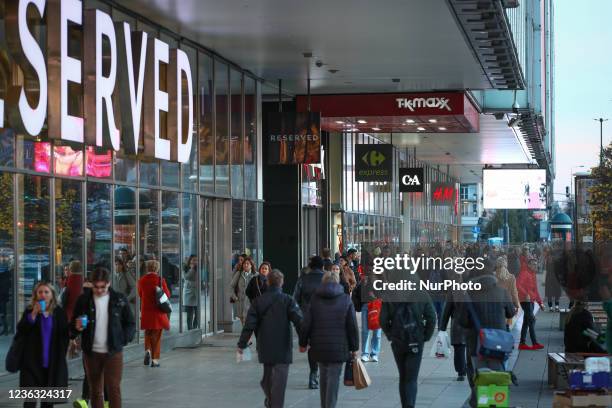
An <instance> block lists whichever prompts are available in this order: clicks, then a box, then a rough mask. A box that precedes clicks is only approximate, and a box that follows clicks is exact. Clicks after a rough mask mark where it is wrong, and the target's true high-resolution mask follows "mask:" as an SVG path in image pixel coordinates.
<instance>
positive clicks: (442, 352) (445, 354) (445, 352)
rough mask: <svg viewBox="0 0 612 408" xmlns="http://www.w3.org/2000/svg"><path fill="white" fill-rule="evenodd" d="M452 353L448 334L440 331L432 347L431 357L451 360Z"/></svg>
mask: <svg viewBox="0 0 612 408" xmlns="http://www.w3.org/2000/svg"><path fill="white" fill-rule="evenodd" d="M451 353H452V351H451V344H450V339H449V337H448V333H447V332H445V331H439V332H438V335H437V336H436V339H435V340H434V342H433V344H432V346H431V352H430V353H429V356H430V357H435V358H449V357H450V356H451Z"/></svg>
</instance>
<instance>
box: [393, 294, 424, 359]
mask: <svg viewBox="0 0 612 408" xmlns="http://www.w3.org/2000/svg"><path fill="white" fill-rule="evenodd" d="M389 339H390V340H391V342H392V343H394V344H395V345H396V346H400V347H402V348H405V349H407V350H408V351H410V352H411V353H413V354H418V353H419V350H420V349H421V348H422V347H423V324H422V323H419V320H418V319H417V317H416V316H415V314H414V310H412V307H411V304H410V303H399V304H398V305H397V306H396V309H395V313H394V314H393V319H392V320H391V333H390V335H389Z"/></svg>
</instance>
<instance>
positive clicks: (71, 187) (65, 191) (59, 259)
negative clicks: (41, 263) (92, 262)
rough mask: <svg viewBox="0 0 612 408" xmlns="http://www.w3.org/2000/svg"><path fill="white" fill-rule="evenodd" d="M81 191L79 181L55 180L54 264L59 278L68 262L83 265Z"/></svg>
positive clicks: (81, 184)
mask: <svg viewBox="0 0 612 408" xmlns="http://www.w3.org/2000/svg"><path fill="white" fill-rule="evenodd" d="M82 189H83V183H82V182H81V181H76V180H63V179H55V262H56V265H57V266H58V267H57V268H56V275H59V276H61V275H62V273H63V267H64V266H67V265H68V263H70V261H73V260H74V261H80V262H81V264H82V263H83V242H84V240H83V216H82V208H83V207H82V205H83V203H82V199H81V193H82V191H83V190H82ZM56 277H58V276H56Z"/></svg>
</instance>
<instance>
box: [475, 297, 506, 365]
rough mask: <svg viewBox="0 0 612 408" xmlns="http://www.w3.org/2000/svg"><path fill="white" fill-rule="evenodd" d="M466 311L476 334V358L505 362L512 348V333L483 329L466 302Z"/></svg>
mask: <svg viewBox="0 0 612 408" xmlns="http://www.w3.org/2000/svg"><path fill="white" fill-rule="evenodd" d="M467 306H468V311H469V313H470V316H472V320H473V321H474V328H475V329H476V332H477V333H478V345H477V348H476V349H477V351H478V356H479V357H480V358H483V359H491V360H500V361H505V360H506V359H507V358H508V357H509V356H510V353H512V349H513V348H514V337H513V336H512V333H510V332H509V331H506V330H502V329H483V328H482V327H481V326H480V319H478V316H477V315H476V311H475V310H474V305H473V304H472V301H471V300H470V301H468V302H467Z"/></svg>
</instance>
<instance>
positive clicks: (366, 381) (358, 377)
mask: <svg viewBox="0 0 612 408" xmlns="http://www.w3.org/2000/svg"><path fill="white" fill-rule="evenodd" d="M353 381H354V383H355V389H357V390H361V389H363V388H367V387H368V386H369V385H370V384H372V379H370V376H369V375H368V372H367V371H366V369H365V365H364V364H363V362H362V361H361V359H358V358H356V359H354V360H353Z"/></svg>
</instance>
